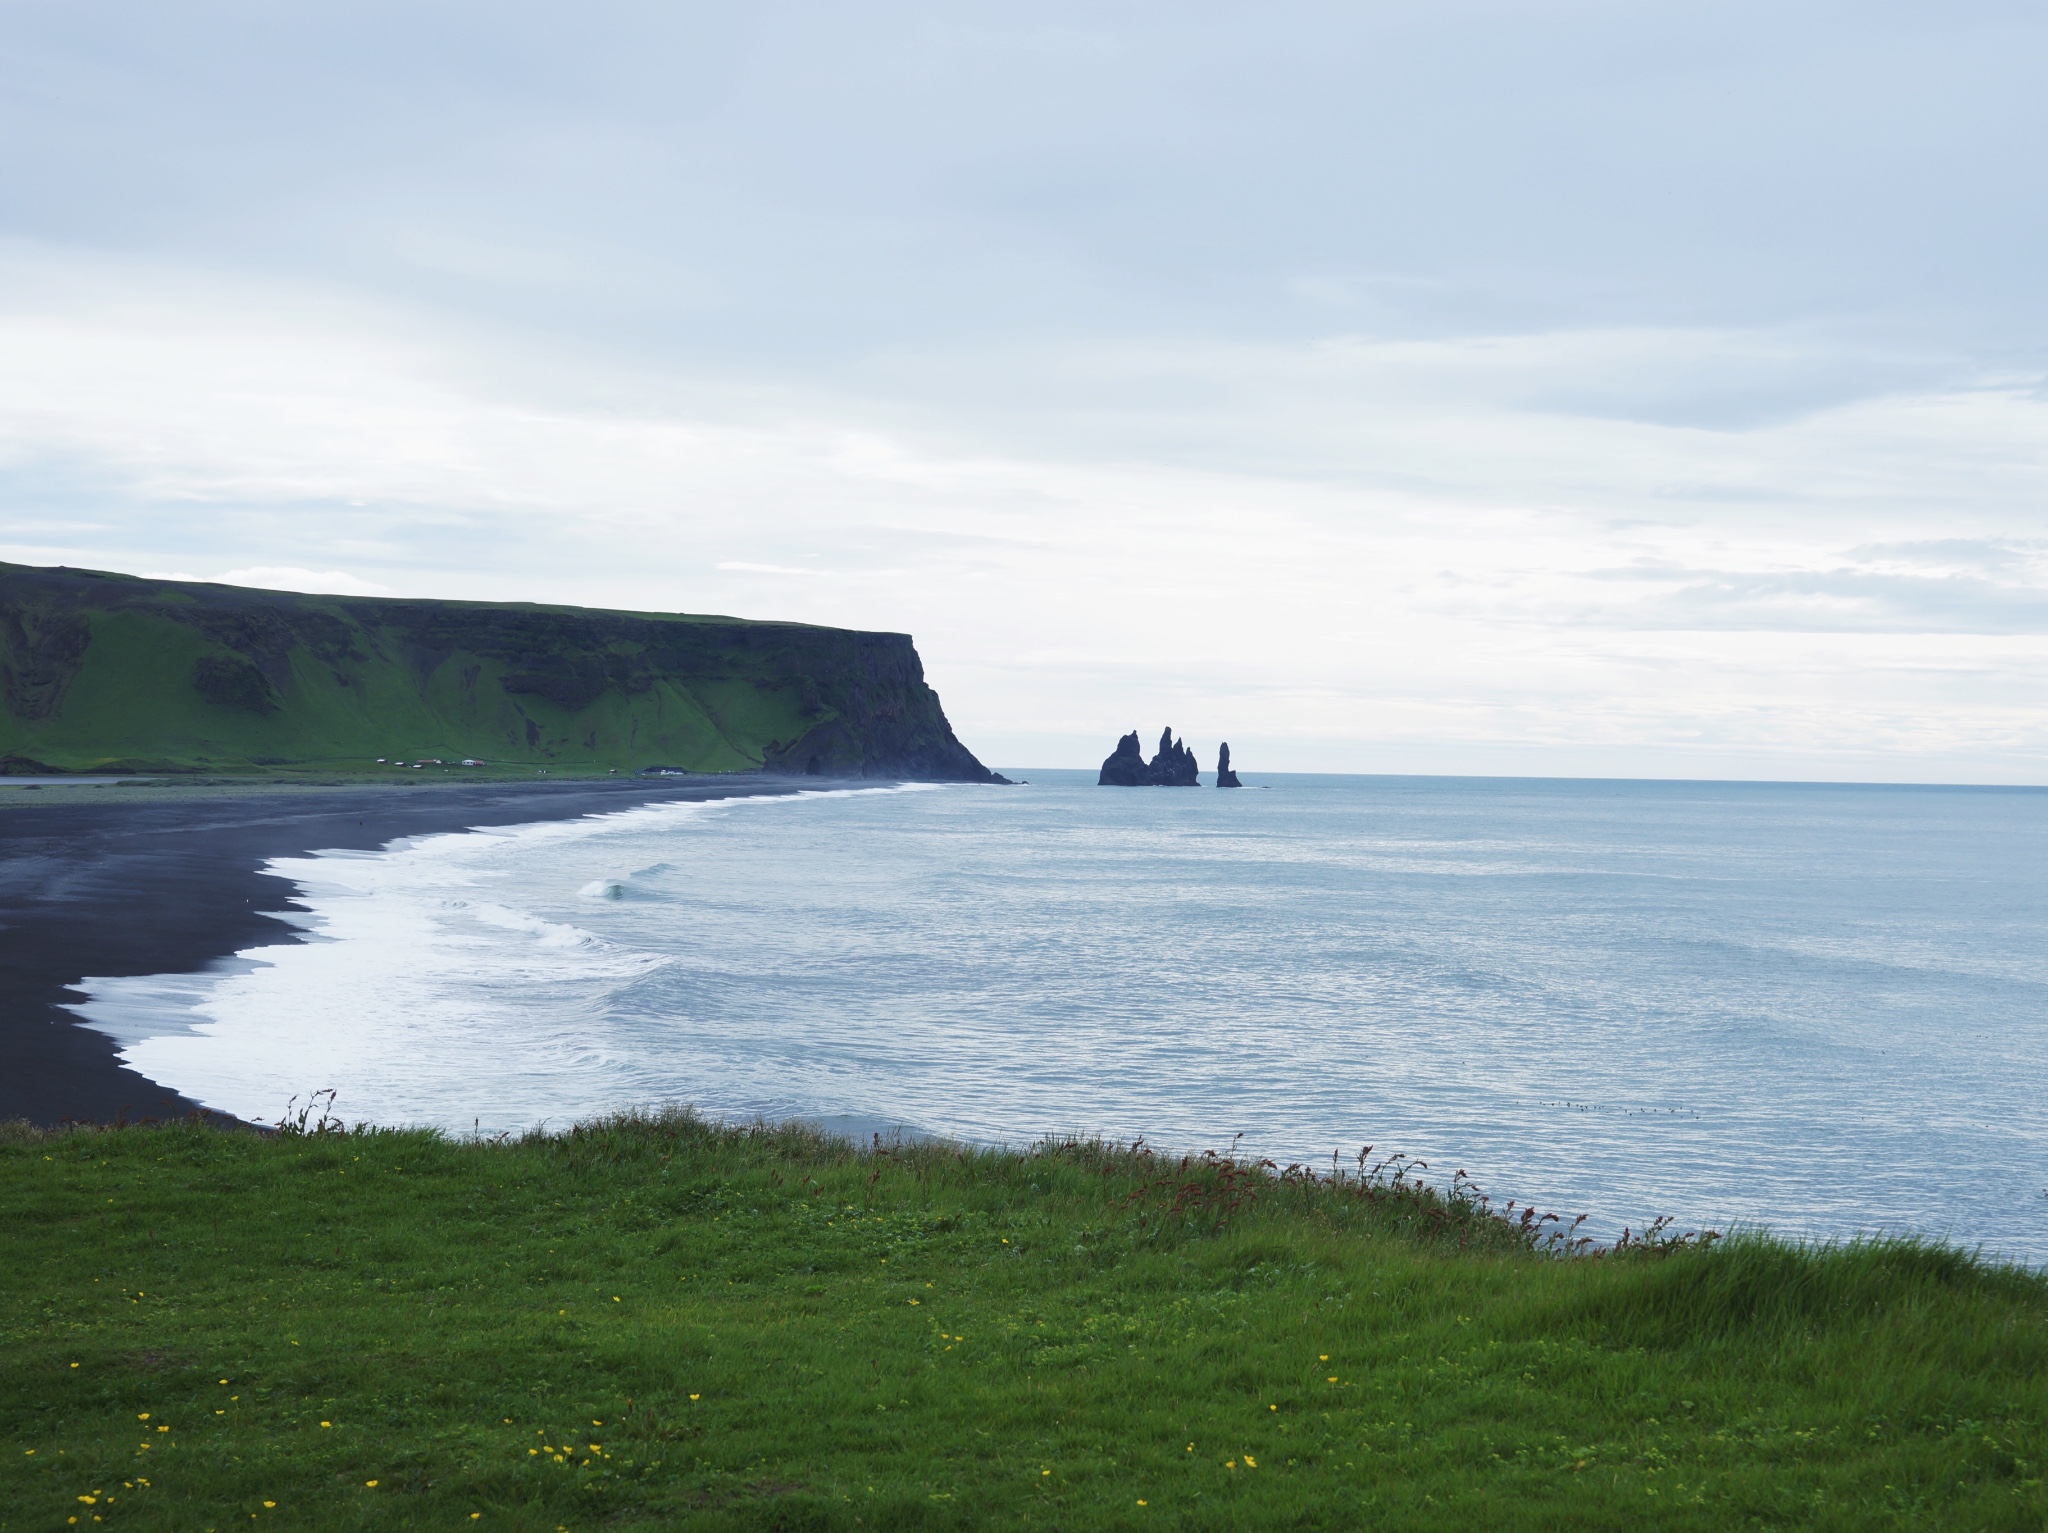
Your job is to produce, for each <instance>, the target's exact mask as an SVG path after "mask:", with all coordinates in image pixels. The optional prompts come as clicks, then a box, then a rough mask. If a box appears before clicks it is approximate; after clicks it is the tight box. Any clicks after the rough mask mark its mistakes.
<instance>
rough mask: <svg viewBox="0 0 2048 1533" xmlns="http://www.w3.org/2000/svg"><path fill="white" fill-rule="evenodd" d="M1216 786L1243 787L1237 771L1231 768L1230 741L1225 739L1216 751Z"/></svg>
mask: <svg viewBox="0 0 2048 1533" xmlns="http://www.w3.org/2000/svg"><path fill="white" fill-rule="evenodd" d="M1216 786H1217V787H1219V788H1242V787H1243V786H1244V784H1243V783H1241V782H1239V781H1238V780H1237V773H1235V772H1233V771H1231V770H1230V742H1229V741H1227V740H1226V741H1225V742H1224V743H1223V745H1222V747H1221V749H1219V750H1218V751H1217V752H1216Z"/></svg>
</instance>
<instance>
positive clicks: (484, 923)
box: [72, 788, 904, 1129]
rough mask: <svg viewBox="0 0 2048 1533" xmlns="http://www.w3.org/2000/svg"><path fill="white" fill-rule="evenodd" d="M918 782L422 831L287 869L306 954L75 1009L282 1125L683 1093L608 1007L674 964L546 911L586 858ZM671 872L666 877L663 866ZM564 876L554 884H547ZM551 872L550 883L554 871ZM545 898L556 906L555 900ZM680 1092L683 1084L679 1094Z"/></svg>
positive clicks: (222, 1103)
mask: <svg viewBox="0 0 2048 1533" xmlns="http://www.w3.org/2000/svg"><path fill="white" fill-rule="evenodd" d="M901 791H904V790H903V789H901V788H873V789H838V790H827V791H824V792H808V793H800V794H792V795H787V796H782V797H764V798H735V799H720V800H716V801H713V802H710V803H656V804H647V805H641V806H638V807H635V808H633V809H628V810H623V811H618V812H615V813H611V814H605V815H598V816H590V817H585V818H581V819H575V820H561V821H547V822H540V823H535V824H528V825H517V826H510V827H488V828H483V829H478V830H472V831H462V832H454V833H449V834H443V835H432V836H420V837H406V838H401V839H399V840H396V841H393V842H392V843H391V844H390V845H389V846H387V847H385V848H384V849H383V850H381V851H378V852H362V851H335V852H318V853H314V854H312V855H309V856H305V857H281V858H276V859H273V860H272V861H271V862H269V863H268V864H267V865H266V866H267V871H269V872H272V873H277V874H280V875H282V876H284V877H286V878H289V879H290V880H292V882H293V884H294V885H295V886H296V891H297V892H296V899H297V901H298V903H299V904H300V905H302V906H303V907H304V909H303V910H291V911H284V912H280V913H281V914H282V915H283V917H284V919H286V920H288V921H290V922H291V923H292V924H294V925H298V926H300V927H301V928H302V929H304V930H305V931H306V933H307V935H308V936H309V937H310V938H311V939H312V940H311V941H306V942H292V943H276V944H269V945H265V946H262V947H256V948H250V949H247V950H245V951H243V952H241V953H238V954H236V955H235V956H234V957H233V958H232V959H228V960H225V961H223V962H221V963H217V964H215V965H213V966H211V967H210V968H209V969H207V970H206V971H205V972H203V973H200V974H189V975H167V976H150V977H146V978H142V979H94V980H88V981H85V982H84V983H83V985H82V986H81V988H84V989H86V990H87V991H88V994H89V997H90V998H89V999H88V1000H87V1001H85V1002H83V1003H81V1004H78V1005H76V1006H74V1007H73V1008H72V1009H73V1010H74V1011H75V1012H76V1013H77V1014H78V1015H79V1016H80V1017H81V1018H82V1019H83V1020H84V1021H86V1022H87V1023H89V1024H90V1025H92V1026H93V1027H96V1028H98V1029H99V1030H101V1031H103V1032H105V1033H107V1034H108V1035H109V1036H111V1037H113V1038H114V1039H115V1040H116V1041H117V1042H119V1043H120V1044H121V1045H122V1048H121V1053H122V1057H123V1058H124V1059H125V1060H126V1061H127V1062H128V1063H129V1064H131V1065H132V1066H134V1068H136V1069H137V1070H139V1071H141V1072H142V1073H143V1074H145V1075H147V1076H149V1077H150V1078H151V1079H153V1080H156V1081H160V1082H162V1083H163V1084H164V1085H166V1086H169V1087H171V1088H173V1089H175V1090H178V1091H181V1092H183V1093H184V1094H186V1095H187V1096H190V1097H192V1098H193V1099H195V1100H198V1101H201V1102H204V1103H205V1104H206V1105H207V1106H209V1107H212V1108H215V1109H216V1110H219V1111H222V1112H227V1113H232V1114H235V1115H237V1116H240V1117H244V1118H249V1119H252V1120H258V1121H263V1120H268V1119H273V1118H275V1117H276V1116H277V1115H278V1113H279V1112H280V1111H281V1110H282V1107H283V1104H284V1103H285V1102H286V1101H287V1100H288V1099H289V1098H291V1097H292V1096H293V1095H294V1094H296V1095H298V1096H300V1097H301V1098H303V1097H304V1096H305V1095H306V1094H307V1093H308V1092H310V1091H314V1090H318V1089H320V1088H322V1087H326V1086H334V1087H336V1088H337V1089H338V1090H340V1091H341V1092H342V1093H343V1096H344V1098H345V1104H344V1105H346V1106H347V1107H349V1108H350V1109H351V1110H352V1111H353V1112H354V1113H355V1114H357V1115H360V1116H364V1117H369V1118H373V1119H375V1120H376V1121H379V1122H385V1123H431V1124H437V1125H441V1126H444V1127H451V1128H452V1127H456V1126H469V1125H471V1124H473V1123H477V1122H481V1123H482V1124H483V1125H484V1126H485V1127H486V1128H487V1129H498V1128H507V1127H520V1126H524V1125H527V1124H530V1123H533V1122H537V1121H541V1120H544V1119H549V1118H560V1117H562V1116H564V1115H565V1114H568V1115H574V1114H578V1113H583V1112H590V1111H597V1110H602V1109H603V1108H604V1107H605V1106H608V1105H616V1104H617V1103H618V1102H619V1101H620V1100H621V1098H622V1095H624V1096H633V1095H635V1094H641V1095H644V1094H647V1093H649V1092H653V1093H654V1094H658V1095H666V1094H669V1090H673V1089H674V1088H675V1087H678V1086H681V1085H682V1084H683V1082H681V1081H680V1080H670V1081H667V1082H663V1081H661V1080H659V1079H651V1078H649V1076H648V1075H647V1073H646V1071H645V1070H644V1068H643V1067H642V1065H641V1063H640V1062H639V1061H637V1060H636V1059H635V1058H634V1055H635V1052H636V1050H635V1048H634V1046H633V1044H632V1043H631V1042H630V1040H626V1039H622V1038H620V1037H619V1036H618V1035H617V1030H616V1028H614V1027H611V1026H608V1025H607V1023H606V1021H605V1018H604V1016H603V1010H604V1003H605V1000H606V998H607V997H608V996H610V995H612V994H614V993H616V992H617V991H619V990H620V989H622V988H624V987H628V986H630V985H631V983H632V982H633V981H634V980H636V979H638V978H639V977H641V976H644V975H646V974H648V973H650V972H651V971H654V970H657V969H660V968H662V967H663V966H665V965H667V964H669V963H671V962H672V961H673V959H672V957H671V956H670V955H668V954H666V953H663V952H659V951H645V950H641V949H637V948H635V947H633V946H632V945H630V944H623V943H620V942H618V941H614V940H611V939H608V938H607V937H605V936H603V935H601V934H599V933H597V932H594V931H591V930H589V929H587V928H586V927H584V926H582V925H579V924H577V923H575V922H573V921H565V920H562V919H559V918H555V917H554V915H553V913H552V912H551V913H550V914H542V913H540V908H541V907H545V906H547V905H549V904H551V903H553V901H552V900H551V899H550V891H549V885H550V882H551V881H552V880H551V873H552V870H554V869H556V868H561V869H565V870H567V871H564V872H563V873H562V874H561V875H560V877H561V879H563V880H571V881H572V882H569V883H567V884H566V885H565V884H563V883H561V882H559V881H555V882H554V887H555V888H556V889H560V888H563V887H568V888H572V889H575V890H576V892H577V893H578V894H581V895H588V894H589V893H590V891H592V889H593V887H595V888H597V889H607V888H616V887H618V881H617V880H613V879H597V880H588V881H584V882H582V883H581V884H580V887H578V886H577V884H576V883H575V882H573V880H575V878H576V873H575V871H574V869H575V868H576V866H577V865H578V863H579V862H580V861H581V860H582V859H583V858H584V857H586V856H596V857H598V858H600V859H601V860H605V861H610V860H612V859H613V858H614V857H615V855H616V854H615V853H614V852H612V851H611V850H609V845H608V844H609V843H615V842H617V841H618V840H620V839H621V838H653V839H655V840H657V841H663V840H665V839H666V838H668V837H672V836H676V835H680V834H684V833H686V832H687V830H688V828H689V827H690V826H692V825H693V824H695V823H698V822H701V821H702V820H704V819H705V818H706V817H709V816H714V815H718V814H723V813H728V812H731V811H733V810H736V809H745V810H760V809H764V808H768V807H771V806H777V805H789V804H792V803H794V802H796V801H799V800H806V799H818V798H827V797H836V796H843V795H845V794H848V793H890V792H901ZM660 865H661V864H659V863H657V864H655V866H660ZM543 870H548V871H543ZM536 874H539V878H538V881H537V883H536V879H535V875H536ZM535 896H538V898H535ZM664 1086H666V1087H667V1088H669V1090H664V1089H663V1087H664Z"/></svg>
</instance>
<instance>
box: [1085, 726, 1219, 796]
mask: <svg viewBox="0 0 2048 1533" xmlns="http://www.w3.org/2000/svg"><path fill="white" fill-rule="evenodd" d="M1196 771H1197V769H1196V766H1195V753H1194V752H1193V751H1191V750H1189V749H1188V748H1187V746H1186V745H1185V744H1183V743H1182V742H1181V741H1179V740H1176V739H1174V737H1173V726H1172V725H1168V726H1167V728H1166V730H1165V732H1164V733H1163V734H1161V735H1160V737H1159V754H1158V755H1156V756H1154V757H1153V758H1152V759H1151V760H1150V761H1149V762H1148V761H1147V760H1146V759H1145V753H1144V749H1143V747H1141V746H1140V745H1139V744H1138V732H1137V730H1135V729H1134V730H1132V731H1131V732H1130V733H1129V734H1127V735H1125V736H1124V737H1123V738H1122V739H1121V740H1118V741H1117V742H1116V749H1115V751H1113V752H1112V753H1111V754H1110V756H1109V759H1107V760H1106V761H1104V762H1103V763H1102V775H1101V776H1100V777H1098V778H1096V779H1095V785H1096V786H1097V787H1098V788H1198V787H1200V786H1201V779H1200V778H1199V777H1198V776H1197V775H1196Z"/></svg>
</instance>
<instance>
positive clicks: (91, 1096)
mask: <svg viewBox="0 0 2048 1533" xmlns="http://www.w3.org/2000/svg"><path fill="white" fill-rule="evenodd" d="M806 786H811V787H815V786H817V784H816V783H806V782H804V781H802V780H797V779H786V780H778V779H762V778H752V779H740V780H737V781H735V780H730V779H721V778H717V777H699V778H687V779H669V780H662V781H653V782H650V781H647V780H645V779H631V780H627V781H608V780H604V779H583V780H567V781H562V782H550V783H532V782H519V783H494V784H476V783H448V784H440V783H431V782H422V783H414V782H407V783H388V784H386V783H372V784H337V785H333V786H324V785H320V786H316V785H306V784H283V783H277V784H273V783H268V782H230V783H222V782H219V781H214V782H210V783H203V784H201V783H191V784H185V783H180V784H166V785H155V784H152V785H149V786H139V785H138V786H127V787H115V786H112V785H100V784H94V785H90V786H87V785H83V784H81V785H79V786H78V787H76V788H75V789H74V790H73V791H72V792H65V791H64V790H62V789H57V790H54V791H53V790H51V789H49V788H45V789H43V790H41V791H33V792H32V791H27V790H25V789H18V788H17V789H12V790H0V1059H4V1060H5V1061H6V1063H7V1068H6V1069H5V1070H4V1071H0V1122H6V1121H10V1120H26V1121H27V1122H30V1123H32V1124H36V1125H38V1126H42V1127H52V1126H55V1125H58V1124H61V1123H64V1122H66V1121H74V1122H89V1123H113V1122H119V1121H124V1120H125V1121H129V1122H140V1121H146V1120H149V1119H165V1118H178V1117H184V1116H186V1115H188V1114H192V1113H197V1114H199V1115H200V1116H202V1117H205V1118H208V1119H211V1120H214V1121H218V1122H222V1123H236V1124H239V1123H240V1122H241V1120H240V1119H236V1118H231V1117H228V1116H227V1115H225V1114H219V1113H214V1112H211V1111H210V1110H208V1109H206V1108H204V1107H202V1106H201V1105H200V1104H199V1103H197V1102H194V1101H191V1100H190V1099H189V1098H186V1097H184V1096H181V1095H179V1094H178V1093H177V1092H174V1091H172V1090H170V1089H169V1088H168V1087H165V1086H162V1085H160V1084H158V1083H157V1082H156V1081H153V1080H151V1079H149V1077H147V1076H145V1075H143V1074H141V1073H140V1072H138V1071H135V1070H133V1069H130V1068H129V1067H128V1066H127V1065H125V1064H123V1063H122V1062H121V1060H120V1058H119V1047H120V1046H119V1045H118V1044H117V1043H116V1042H115V1041H114V1040H113V1039H112V1038H110V1037H108V1036H107V1035H106V1034H104V1033H101V1032H98V1031H96V1030H95V1029H93V1028H92V1027H90V1026H88V1025H87V1024H86V1023H84V1022H83V1021H81V1020H79V1018H78V1017H77V1016H76V1015H74V1014H73V1013H72V1012H70V1011H67V1010H65V1009H64V1007H65V1003H66V1002H75V1001H78V1000H81V999H83V992H82V991H81V990H80V989H79V981H81V980H82V979H84V978H86V977H87V976H92V977H96V978H111V977H127V976H139V975H149V974H191V973H197V972H199V971H200V970H203V969H204V968H205V967H206V966H207V965H208V964H211V963H214V962H217V961H218V960H220V959H223V958H228V957H231V956H232V955H234V954H235V953H237V952H240V951H241V950H243V949H244V948H249V947H254V946H258V945H262V944H267V943H276V942H281V941H293V942H298V941H304V940H305V933H304V932H303V931H301V930H300V929H299V928H298V927H296V926H294V925H292V924H291V923H290V922H288V921H286V920H283V919H281V918H280V917H279V916H278V915H277V914H275V912H277V911H279V910H281V909H284V908H287V907H288V906H289V904H290V902H291V899H292V894H291V892H290V890H289V887H287V888H285V889H280V888H279V887H278V884H279V880H278V878H277V876H276V875H275V874H270V873H265V872H264V871H263V866H264V864H265V863H267V862H268V861H270V860H271V859H272V858H275V857H290V856H303V855H305V854H307V853H310V852H315V851H325V850H350V851H374V850H376V849H378V848H380V847H382V846H384V845H385V844H387V843H388V842H390V841H393V840H395V839H397V838H398V837H401V836H419V835H437V834H443V833H448V832H454V831H462V830H468V829H471V828H474V827H481V826H493V825H530V824H538V823H542V822H545V821H550V820H566V819H575V818H578V817H580V816H583V815H589V814H600V813H605V812H607V811H611V810H617V809H629V808H632V807H633V806H635V805H637V804H645V803H657V802H663V801H673V800H683V801H699V802H701V801H707V800H714V799H725V798H753V797H770V796H779V795H783V794H789V793H797V792H801V791H802V790H803V789H804V788H805V787H806Z"/></svg>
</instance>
